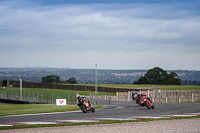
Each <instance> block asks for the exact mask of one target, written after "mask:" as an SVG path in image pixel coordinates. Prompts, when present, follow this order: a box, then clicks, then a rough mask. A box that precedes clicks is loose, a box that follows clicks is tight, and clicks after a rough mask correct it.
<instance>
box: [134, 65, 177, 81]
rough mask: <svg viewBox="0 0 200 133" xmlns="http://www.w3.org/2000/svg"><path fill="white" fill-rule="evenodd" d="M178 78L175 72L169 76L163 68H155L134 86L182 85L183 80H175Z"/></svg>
mask: <svg viewBox="0 0 200 133" xmlns="http://www.w3.org/2000/svg"><path fill="white" fill-rule="evenodd" d="M177 76H178V75H177V74H176V73H174V72H171V73H170V74H168V73H167V72H166V71H165V70H163V69H162V68H159V67H154V68H153V69H149V70H148V71H147V73H146V74H145V75H144V76H142V77H140V78H139V79H138V81H134V82H133V84H157V85H163V84H165V85H180V84H181V80H180V79H179V78H175V77H177Z"/></svg>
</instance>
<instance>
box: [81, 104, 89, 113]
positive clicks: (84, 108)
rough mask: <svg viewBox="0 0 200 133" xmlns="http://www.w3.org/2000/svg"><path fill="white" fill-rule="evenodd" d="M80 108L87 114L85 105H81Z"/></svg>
mask: <svg viewBox="0 0 200 133" xmlns="http://www.w3.org/2000/svg"><path fill="white" fill-rule="evenodd" d="M80 108H81V110H82V111H83V113H87V108H86V107H85V105H81V106H80Z"/></svg>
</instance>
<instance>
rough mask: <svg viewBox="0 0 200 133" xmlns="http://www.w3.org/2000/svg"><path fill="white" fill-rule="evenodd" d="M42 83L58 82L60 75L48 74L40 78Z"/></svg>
mask: <svg viewBox="0 0 200 133" xmlns="http://www.w3.org/2000/svg"><path fill="white" fill-rule="evenodd" d="M42 82H43V83H60V82H61V81H60V77H59V76H56V75H48V76H46V77H43V78H42Z"/></svg>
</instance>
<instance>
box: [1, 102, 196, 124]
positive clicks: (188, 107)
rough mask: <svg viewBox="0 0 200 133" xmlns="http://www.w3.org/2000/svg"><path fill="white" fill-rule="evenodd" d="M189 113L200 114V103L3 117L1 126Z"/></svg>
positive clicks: (123, 106) (135, 105) (134, 105)
mask: <svg viewBox="0 0 200 133" xmlns="http://www.w3.org/2000/svg"><path fill="white" fill-rule="evenodd" d="M189 113H200V103H184V104H183V103H182V104H155V109H150V110H149V109H147V108H146V107H141V106H139V105H138V104H127V105H117V106H110V107H107V108H102V109H97V110H96V112H95V113H92V112H88V113H83V112H81V111H76V112H64V113H51V114H36V115H31V114H30V115H18V116H1V117H0V124H5V123H14V122H38V121H40V122H47V121H48V122H49V121H59V120H96V119H101V118H121V119H127V118H129V119H131V118H135V117H138V116H153V117H156V116H161V115H184V114H189Z"/></svg>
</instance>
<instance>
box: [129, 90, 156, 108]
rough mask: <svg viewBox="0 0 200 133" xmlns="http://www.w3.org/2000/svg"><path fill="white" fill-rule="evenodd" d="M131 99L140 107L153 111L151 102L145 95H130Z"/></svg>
mask: <svg viewBox="0 0 200 133" xmlns="http://www.w3.org/2000/svg"><path fill="white" fill-rule="evenodd" d="M132 99H133V100H136V103H137V104H139V105H141V106H146V107H147V108H148V109H155V106H154V105H153V104H152V103H153V102H152V101H151V100H150V98H149V97H147V95H146V94H137V93H132Z"/></svg>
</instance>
